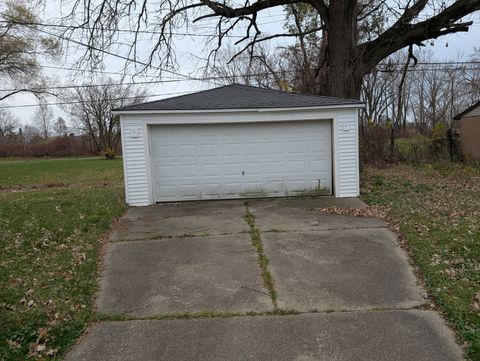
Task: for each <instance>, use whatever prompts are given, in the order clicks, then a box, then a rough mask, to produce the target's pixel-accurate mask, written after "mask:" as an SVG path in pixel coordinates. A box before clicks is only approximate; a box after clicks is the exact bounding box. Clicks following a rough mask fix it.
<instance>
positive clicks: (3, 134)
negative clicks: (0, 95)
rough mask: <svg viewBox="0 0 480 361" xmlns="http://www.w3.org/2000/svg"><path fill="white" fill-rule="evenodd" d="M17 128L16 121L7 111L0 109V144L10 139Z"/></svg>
mask: <svg viewBox="0 0 480 361" xmlns="http://www.w3.org/2000/svg"><path fill="white" fill-rule="evenodd" d="M17 126H18V119H17V118H16V117H15V116H14V115H13V114H12V113H11V112H10V111H9V110H7V109H0V144H1V143H6V142H7V140H8V139H9V138H11V137H12V136H13V135H14V133H15V129H16V128H17Z"/></svg>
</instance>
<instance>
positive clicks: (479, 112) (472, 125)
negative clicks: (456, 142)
mask: <svg viewBox="0 0 480 361" xmlns="http://www.w3.org/2000/svg"><path fill="white" fill-rule="evenodd" d="M453 119H454V120H456V121H457V122H458V124H457V127H456V128H457V130H458V134H459V137H460V149H461V151H462V154H463V155H464V156H465V157H466V158H467V159H475V160H480V101H479V102H477V103H475V104H473V105H472V106H471V107H469V108H467V109H465V110H464V111H463V112H461V113H460V114H457V115H456V116H455V117H454V118H453Z"/></svg>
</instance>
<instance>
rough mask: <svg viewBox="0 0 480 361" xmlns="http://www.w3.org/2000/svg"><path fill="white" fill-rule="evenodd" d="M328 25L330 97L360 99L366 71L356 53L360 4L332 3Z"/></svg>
mask: <svg viewBox="0 0 480 361" xmlns="http://www.w3.org/2000/svg"><path fill="white" fill-rule="evenodd" d="M328 21H329V24H328V25H329V26H328V29H329V30H328V43H329V46H328V49H327V66H328V67H329V72H328V78H327V91H328V95H330V96H337V97H343V98H354V99H359V98H360V91H361V84H362V78H363V76H364V68H363V66H362V64H361V63H360V62H359V59H358V54H357V52H356V49H357V42H358V25H357V2H356V1H348V0H333V1H331V2H330V13H329V20H328Z"/></svg>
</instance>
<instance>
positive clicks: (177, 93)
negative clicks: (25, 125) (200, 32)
mask: <svg viewBox="0 0 480 361" xmlns="http://www.w3.org/2000/svg"><path fill="white" fill-rule="evenodd" d="M189 93H192V92H190V91H184V92H172V93H162V94H151V95H146V96H145V97H158V96H167V95H181V94H189ZM136 98H138V96H132V97H119V98H114V99H112V100H125V99H136ZM84 102H85V101H68V102H54V103H42V105H70V104H82V103H84ZM38 106H40V104H24V105H4V106H0V109H9V108H30V107H38Z"/></svg>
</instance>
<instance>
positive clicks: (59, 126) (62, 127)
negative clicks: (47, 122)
mask: <svg viewBox="0 0 480 361" xmlns="http://www.w3.org/2000/svg"><path fill="white" fill-rule="evenodd" d="M53 129H54V131H55V135H57V136H58V137H64V136H66V135H67V132H68V128H67V123H65V119H63V118H62V117H58V118H57V120H55V123H54V124H53Z"/></svg>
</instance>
